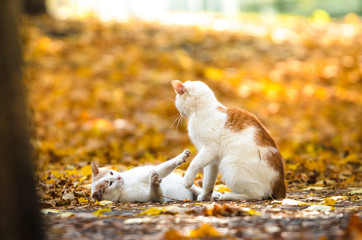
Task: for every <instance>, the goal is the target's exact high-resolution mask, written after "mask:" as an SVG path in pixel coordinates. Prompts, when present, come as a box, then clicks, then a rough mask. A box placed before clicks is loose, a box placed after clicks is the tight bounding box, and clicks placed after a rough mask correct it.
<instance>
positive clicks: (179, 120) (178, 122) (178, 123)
mask: <svg viewBox="0 0 362 240" xmlns="http://www.w3.org/2000/svg"><path fill="white" fill-rule="evenodd" d="M182 120H183V118H182V116H181V115H180V118H179V119H178V121H177V130H178V127H179V125H180V123H181V126H182Z"/></svg>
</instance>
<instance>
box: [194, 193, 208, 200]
mask: <svg viewBox="0 0 362 240" xmlns="http://www.w3.org/2000/svg"><path fill="white" fill-rule="evenodd" d="M210 199H211V194H210V193H207V194H205V193H204V192H202V193H201V194H200V195H199V196H197V201H210Z"/></svg>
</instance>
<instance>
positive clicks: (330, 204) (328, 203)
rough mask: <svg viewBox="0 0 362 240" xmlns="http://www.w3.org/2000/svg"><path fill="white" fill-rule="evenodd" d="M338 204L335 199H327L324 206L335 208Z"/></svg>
mask: <svg viewBox="0 0 362 240" xmlns="http://www.w3.org/2000/svg"><path fill="white" fill-rule="evenodd" d="M335 203H336V200H335V199H333V198H325V199H324V202H323V205H327V206H332V207H333V206H334V204H335Z"/></svg>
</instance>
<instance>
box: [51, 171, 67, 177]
mask: <svg viewBox="0 0 362 240" xmlns="http://www.w3.org/2000/svg"><path fill="white" fill-rule="evenodd" d="M50 173H51V174H53V176H54V177H55V178H61V177H63V175H64V174H63V173H60V172H58V171H50Z"/></svg>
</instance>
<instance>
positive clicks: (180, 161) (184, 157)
mask: <svg viewBox="0 0 362 240" xmlns="http://www.w3.org/2000/svg"><path fill="white" fill-rule="evenodd" d="M189 156H190V150H188V149H185V150H184V152H183V153H181V156H180V159H178V160H177V162H176V165H177V166H180V165H181V164H183V163H184V162H186V160H187V158H188V157H189Z"/></svg>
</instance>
